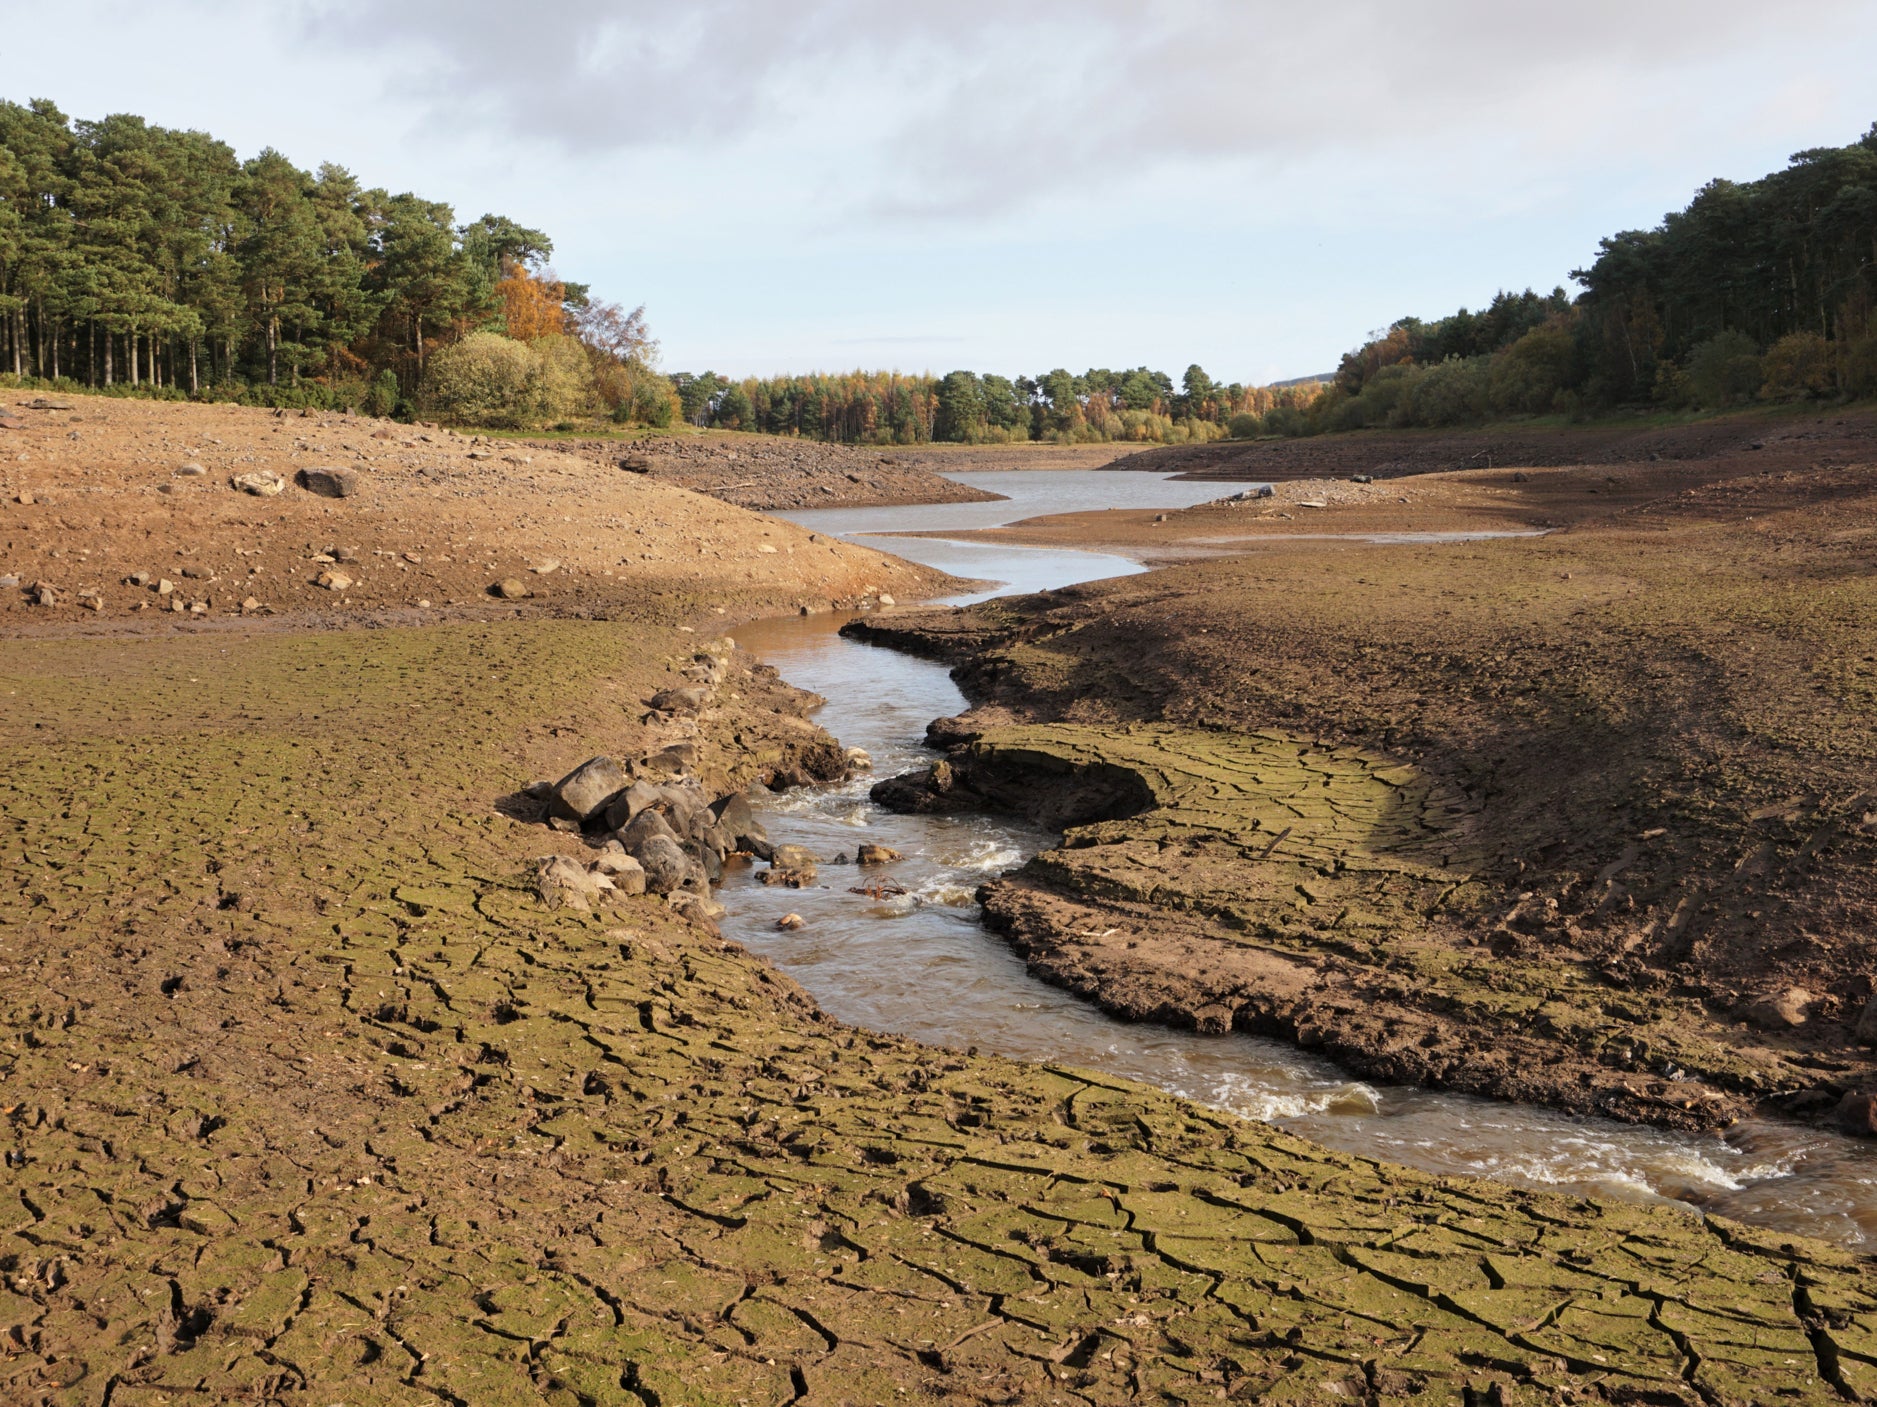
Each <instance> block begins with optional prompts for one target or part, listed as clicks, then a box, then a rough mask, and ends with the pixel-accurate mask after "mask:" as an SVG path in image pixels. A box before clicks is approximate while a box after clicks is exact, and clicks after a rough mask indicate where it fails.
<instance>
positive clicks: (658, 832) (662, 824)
mask: <svg viewBox="0 0 1877 1407" xmlns="http://www.w3.org/2000/svg"><path fill="white" fill-rule="evenodd" d="M614 834H616V835H617V836H618V837H619V843H620V844H621V845H623V846H625V848H626V853H627V854H628V855H638V854H639V848H640V847H641V846H642V845H644V844H645V842H646V841H648V840H652V839H662V840H669V841H670V842H671V843H672V844H673V845H676V846H678V847H679V848H680V849H682V848H683V844H684V842H683V841H682V840H680V839H679V838H678V833H677V832H676V831H674V830H673V829H672V828H671V826H670V825H669V824H668V823H667V822H666V820H665V817H664V815H663V813H662V812H659V811H655V810H653V809H652V808H651V807H649V806H648V807H647V808H646V809H645V810H643V811H641V812H639V814H638V815H636V816H634V817H633V818H632V819H631V820H630V821H629V822H627V823H626V825H625V826H624V827H622V828H621V829H620V830H618V831H616V832H614ZM643 858H644V857H643V856H641V857H640V859H641V862H643Z"/></svg>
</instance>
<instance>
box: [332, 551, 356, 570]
mask: <svg viewBox="0 0 1877 1407" xmlns="http://www.w3.org/2000/svg"><path fill="white" fill-rule="evenodd" d="M358 559H359V550H358V549H357V548H356V547H335V548H333V549H332V560H333V561H335V562H342V563H344V564H345V565H346V566H351V565H352V564H353V563H354V562H356V561H358Z"/></svg>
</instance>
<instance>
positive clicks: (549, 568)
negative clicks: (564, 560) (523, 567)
mask: <svg viewBox="0 0 1877 1407" xmlns="http://www.w3.org/2000/svg"><path fill="white" fill-rule="evenodd" d="M528 570H529V571H531V572H533V573H534V574H535V575H536V576H551V575H552V574H553V573H555V572H557V571H559V570H560V563H559V562H558V561H557V560H555V559H554V558H552V557H550V558H548V559H547V560H546V561H545V562H542V563H540V564H539V565H537V566H533V567H530V568H528Z"/></svg>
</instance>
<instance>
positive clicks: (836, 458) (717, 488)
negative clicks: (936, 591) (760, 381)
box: [531, 433, 1114, 513]
mask: <svg viewBox="0 0 1877 1407" xmlns="http://www.w3.org/2000/svg"><path fill="white" fill-rule="evenodd" d="M531 448H532V449H536V450H553V451H557V452H559V453H565V454H573V455H577V456H579V457H580V458H582V459H586V460H589V461H591V462H593V463H595V464H599V465H603V466H605V467H606V468H607V469H608V470H623V471H624V472H626V473H632V474H643V475H646V476H647V477H649V478H652V479H654V480H657V481H658V482H660V483H666V484H673V485H676V486H677V487H679V488H686V489H691V490H693V491H694V492H697V493H703V494H709V495H710V496H711V497H712V498H720V499H722V500H723V501H724V502H725V503H734V504H737V505H739V506H740V507H743V508H754V509H756V510H758V511H759V512H765V513H773V512H794V511H797V510H800V509H804V508H887V507H895V506H898V505H901V504H911V503H987V502H991V501H994V500H995V499H997V498H999V497H1000V495H998V494H995V493H989V492H987V491H985V490H983V489H980V488H973V487H971V486H969V485H967V484H961V483H958V482H956V481H955V480H953V479H948V478H946V477H944V476H945V475H947V474H958V473H970V472H972V471H981V470H989V469H1094V468H1099V467H1102V466H1104V465H1106V464H1107V463H1108V462H1109V461H1110V460H1112V459H1113V458H1114V448H1113V446H1111V445H1003V446H972V445H920V446H887V447H879V446H860V445H834V444H823V443H822V442H820V441H818V440H798V439H787V438H782V437H776V436H770V435H741V434H729V433H722V434H702V435H695V434H687V435H655V436H650V437H645V438H634V439H630V440H625V439H619V440H613V439H605V440H577V439H556V440H551V441H535V442H531Z"/></svg>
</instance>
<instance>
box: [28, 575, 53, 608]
mask: <svg viewBox="0 0 1877 1407" xmlns="http://www.w3.org/2000/svg"><path fill="white" fill-rule="evenodd" d="M33 604H34V605H35V606H56V605H58V604H59V596H58V593H57V592H56V591H54V590H53V589H52V588H51V587H50V586H47V585H46V584H45V583H44V582H43V581H42V582H38V583H36V584H35V585H34V587H33Z"/></svg>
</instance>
